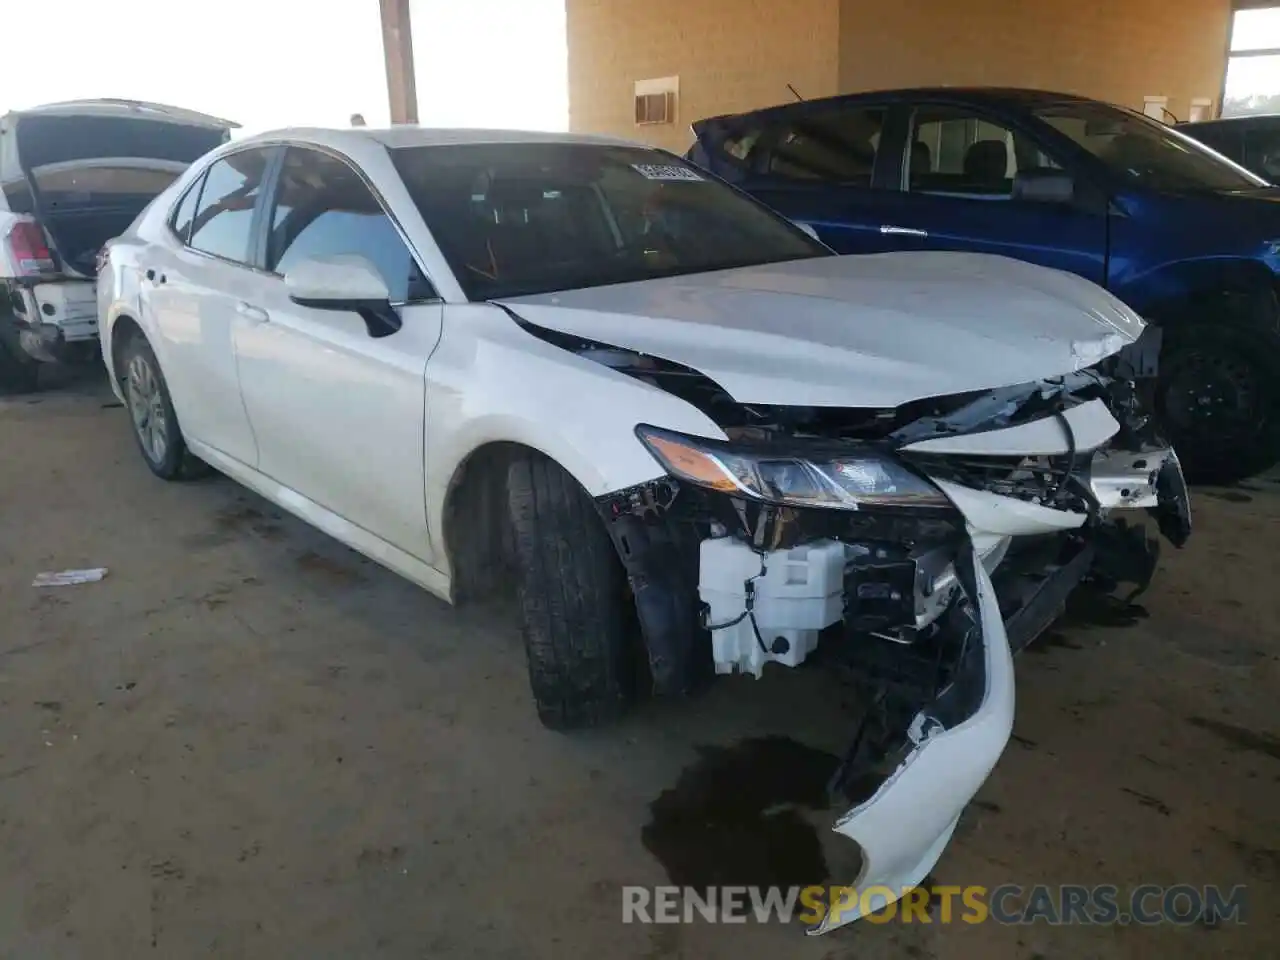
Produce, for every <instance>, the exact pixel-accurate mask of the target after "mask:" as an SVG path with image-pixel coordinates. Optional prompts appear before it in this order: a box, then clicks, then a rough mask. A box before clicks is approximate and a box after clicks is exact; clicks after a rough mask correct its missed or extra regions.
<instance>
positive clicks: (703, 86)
mask: <svg viewBox="0 0 1280 960" xmlns="http://www.w3.org/2000/svg"><path fill="white" fill-rule="evenodd" d="M565 7H566V14H567V24H568V46H569V123H570V127H571V129H573V130H578V131H591V132H599V133H613V134H617V135H620V136H625V137H630V138H632V139H636V140H646V141H648V142H650V143H655V144H658V145H660V146H665V147H668V148H671V149H675V150H683V149H684V148H685V147H687V146H688V144H689V142H690V139H691V138H690V134H689V124H690V123H692V122H693V121H694V120H698V119H700V118H702V117H707V116H714V115H716V114H720V113H731V112H735V111H740V110H749V109H752V108H755V107H762V106H767V105H769V104H774V103H783V102H786V101H788V100H790V99H791V94H790V93H789V92H788V91H787V86H786V85H787V84H788V83H790V84H793V85H794V86H795V88H796V89H797V90H799V91H800V93H801V94H803V95H804V96H805V97H810V98H811V97H821V96H828V95H830V94H833V93H846V92H851V91H854V90H867V89H876V88H885V87H903V86H916V85H925V84H953V85H954V84H1007V85H1014V86H1027V87H1042V88H1046V89H1054V90H1062V91H1064V92H1069V93H1080V94H1084V95H1087V96H1093V97H1098V98H1100V99H1104V100H1112V101H1115V102H1120V103H1125V104H1128V105H1130V106H1133V107H1136V108H1139V109H1141V107H1142V98H1143V97H1144V96H1145V95H1152V96H1167V97H1168V98H1169V108H1170V109H1171V110H1172V111H1173V112H1174V113H1175V114H1177V116H1178V117H1179V118H1182V119H1185V118H1186V117H1187V114H1188V107H1189V104H1190V101H1191V99H1192V98H1193V97H1208V98H1210V99H1212V100H1214V101H1215V108H1216V101H1217V98H1218V96H1219V95H1220V92H1221V84H1222V72H1223V66H1224V58H1225V50H1226V40H1227V30H1228V24H1229V19H1230V11H1231V0H891V2H888V3H886V2H885V0H789V2H788V0H679V2H677V0H648V2H645V3H639V2H636V0H566V3H565ZM666 76H678V77H679V79H680V94H679V101H678V108H677V117H676V122H675V123H673V124H663V125H656V126H636V124H635V122H634V113H633V110H634V103H633V90H634V83H635V81H637V80H645V79H649V78H654V77H666Z"/></svg>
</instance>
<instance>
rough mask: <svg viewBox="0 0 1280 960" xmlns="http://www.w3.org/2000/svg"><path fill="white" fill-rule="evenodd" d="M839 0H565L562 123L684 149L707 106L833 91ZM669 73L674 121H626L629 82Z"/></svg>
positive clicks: (722, 109) (727, 107)
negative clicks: (675, 87)
mask: <svg viewBox="0 0 1280 960" xmlns="http://www.w3.org/2000/svg"><path fill="white" fill-rule="evenodd" d="M839 9H840V4H839V0H648V2H645V3H638V2H636V0H566V3H565V12H566V14H567V18H566V19H567V24H568V33H569V126H570V128H571V129H573V130H580V131H590V132H595V133H613V134H617V135H620V136H625V137H630V138H632V139H636V140H645V141H648V142H650V143H654V144H657V145H659V146H664V147H667V148H669V149H673V150H684V149H685V147H687V146H688V145H689V143H690V139H691V138H690V135H689V124H691V123H692V122H693V121H694V120H699V119H701V118H703V117H706V116H714V115H715V114H719V113H730V112H735V111H739V110H750V109H752V108H754V107H758V106H761V105H763V104H769V103H780V102H782V101H784V100H788V99H791V94H790V93H788V92H787V84H788V83H790V84H792V85H793V86H795V88H796V89H797V90H799V91H800V93H801V94H802V95H803V96H805V97H825V96H830V95H831V94H834V93H838V92H839V91H838V90H837V88H836V75H837V69H838V62H839V54H838V38H839ZM673 75H678V76H679V78H680V95H679V100H678V106H677V116H676V122H675V123H674V124H662V125H656V126H640V127H637V126H636V125H635V114H634V100H633V95H634V83H635V81H637V80H645V79H650V78H654V77H667V76H673Z"/></svg>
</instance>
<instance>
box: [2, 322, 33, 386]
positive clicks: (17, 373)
mask: <svg viewBox="0 0 1280 960" xmlns="http://www.w3.org/2000/svg"><path fill="white" fill-rule="evenodd" d="M5 322H6V319H5V318H4V317H0V324H3V323H5ZM6 333H7V331H0V393H34V392H35V391H36V390H37V389H39V387H40V364H39V363H37V362H36V361H35V360H32V359H31V358H30V357H28V356H27V355H26V354H25V353H23V352H22V350H21V349H20V348H19V347H18V343H17V336H16V335H15V336H12V337H10V336H7V335H6Z"/></svg>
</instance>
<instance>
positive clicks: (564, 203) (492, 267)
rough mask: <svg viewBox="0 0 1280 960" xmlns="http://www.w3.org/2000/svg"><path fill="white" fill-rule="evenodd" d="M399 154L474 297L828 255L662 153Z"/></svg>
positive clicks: (597, 149)
mask: <svg viewBox="0 0 1280 960" xmlns="http://www.w3.org/2000/svg"><path fill="white" fill-rule="evenodd" d="M391 154H392V159H393V161H394V163H395V165H396V168H397V169H398V170H399V171H400V175H401V177H402V178H403V179H404V182H405V185H406V187H407V188H408V190H409V193H410V195H411V196H412V197H413V199H414V202H415V203H416V204H417V205H418V209H419V210H420V212H421V213H422V216H423V219H424V220H425V221H426V223H427V226H428V227H429V228H430V230H431V233H432V236H434V237H435V240H436V242H437V243H438V244H439V245H440V248H441V251H442V252H443V254H444V256H445V258H446V259H447V260H448V261H449V266H450V267H451V269H452V270H453V273H454V275H455V277H456V278H457V280H458V283H459V284H460V285H461V286H462V288H463V290H464V292H465V293H466V294H467V296H468V298H470V299H472V300H489V299H495V298H501V297H512V296H521V295H526V294H535V293H547V292H551V291H555V290H570V289H576V288H582V287H594V286H603V285H606V284H611V283H626V282H630V281H636V280H648V279H653V278H656V277H665V276H677V275H680V274H689V273H701V272H705V271H711V270H725V269H730V268H733V267H743V266H753V265H756V264H762V263H773V262H777V261H783V260H795V259H800V258H806V257H817V256H826V255H829V254H830V251H829V250H828V249H827V248H826V247H825V246H823V245H822V244H820V243H818V242H817V241H815V240H813V239H811V238H810V237H809V236H807V235H806V234H805V233H803V232H802V231H801V230H799V229H798V228H796V227H795V226H794V225H792V224H790V223H788V222H787V221H786V220H784V219H782V218H781V217H779V216H778V215H776V214H774V213H772V212H771V211H769V210H768V209H767V208H765V207H764V206H762V205H760V204H759V203H757V202H755V201H754V200H751V199H749V198H747V197H746V196H744V195H743V194H741V193H738V192H737V191H736V190H734V189H733V188H732V187H729V186H727V185H726V184H724V183H722V182H720V181H718V180H716V179H714V178H713V177H711V176H710V175H708V174H707V173H705V172H703V171H701V170H698V169H697V168H695V167H693V166H691V165H689V164H688V163H686V162H684V161H683V160H680V159H678V158H676V157H674V156H672V155H671V154H667V153H662V152H660V151H657V150H650V149H645V148H642V147H627V146H617V147H614V146H602V145H594V144H574V143H519V144H513V143H503V144H458V145H442V146H430V147H409V148H399V149H395V150H392V151H391Z"/></svg>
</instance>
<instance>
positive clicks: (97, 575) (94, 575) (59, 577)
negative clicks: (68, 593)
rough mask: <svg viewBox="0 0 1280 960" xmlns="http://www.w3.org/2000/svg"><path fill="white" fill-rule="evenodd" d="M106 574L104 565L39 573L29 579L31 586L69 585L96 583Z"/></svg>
mask: <svg viewBox="0 0 1280 960" xmlns="http://www.w3.org/2000/svg"><path fill="white" fill-rule="evenodd" d="M106 575H107V568H106V567H91V568H90V569H88V570H61V571H59V572H57V573H40V574H37V575H36V578H35V579H34V580H32V581H31V585H32V586H33V587H70V586H72V585H74V584H77V583H96V582H97V581H99V580H101V579H102V578H103V577H105V576H106Z"/></svg>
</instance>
